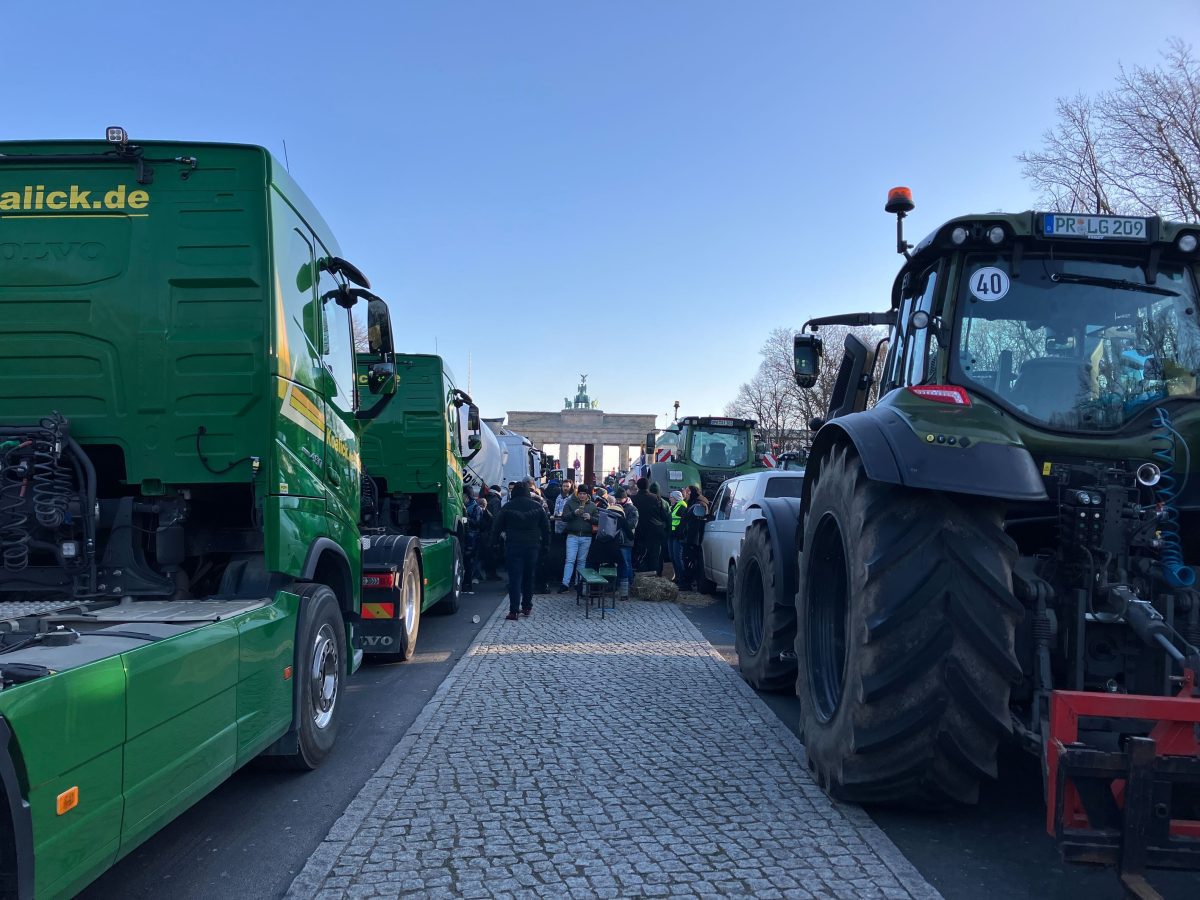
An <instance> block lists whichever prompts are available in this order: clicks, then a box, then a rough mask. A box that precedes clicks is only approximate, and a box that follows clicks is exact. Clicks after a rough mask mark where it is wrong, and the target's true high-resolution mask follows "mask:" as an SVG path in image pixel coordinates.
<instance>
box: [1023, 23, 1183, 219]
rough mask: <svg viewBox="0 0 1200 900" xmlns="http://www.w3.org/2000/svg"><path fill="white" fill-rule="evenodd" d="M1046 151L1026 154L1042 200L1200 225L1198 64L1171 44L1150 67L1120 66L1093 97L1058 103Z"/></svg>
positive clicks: (1027, 170)
mask: <svg viewBox="0 0 1200 900" xmlns="http://www.w3.org/2000/svg"><path fill="white" fill-rule="evenodd" d="M1057 111H1058V122H1057V124H1056V125H1055V126H1054V128H1052V129H1050V130H1049V131H1047V132H1045V134H1044V135H1043V136H1042V149H1041V150H1039V151H1036V152H1030V153H1022V154H1021V155H1020V156H1018V157H1017V159H1018V160H1019V161H1020V162H1021V163H1022V174H1023V175H1024V176H1025V177H1026V178H1028V179H1029V180H1030V181H1031V182H1033V184H1034V185H1035V186H1036V187H1037V189H1038V191H1039V194H1040V196H1039V200H1040V201H1041V202H1043V203H1045V204H1047V205H1048V206H1051V207H1053V208H1055V209H1059V210H1062V211H1063V212H1096V213H1106V214H1122V213H1124V214H1135V215H1137V214H1141V215H1146V214H1150V215H1162V216H1165V217H1167V218H1171V219H1178V220H1181V221H1187V222H1196V221H1200V63H1198V62H1197V60H1196V58H1195V56H1194V55H1193V54H1192V50H1191V47H1190V46H1188V45H1187V44H1185V43H1184V42H1183V41H1181V40H1179V39H1174V40H1172V41H1170V42H1169V44H1168V46H1167V50H1166V52H1165V53H1164V54H1163V60H1162V62H1161V63H1160V64H1159V65H1157V66H1153V67H1144V66H1135V67H1133V68H1129V69H1127V68H1125V67H1124V66H1121V67H1120V68H1119V69H1118V72H1117V78H1116V86H1115V87H1114V88H1112V89H1111V90H1109V91H1105V92H1103V93H1101V94H1100V95H1098V96H1097V97H1095V98H1089V97H1087V96H1084V95H1082V94H1080V95H1077V96H1075V97H1071V98H1060V99H1059V100H1058V107H1057Z"/></svg>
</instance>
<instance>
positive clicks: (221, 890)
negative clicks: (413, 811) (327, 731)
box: [80, 582, 507, 900]
mask: <svg viewBox="0 0 1200 900" xmlns="http://www.w3.org/2000/svg"><path fill="white" fill-rule="evenodd" d="M499 585H500V582H491V583H490V584H484V585H482V586H477V593H476V594H475V595H474V596H464V597H463V598H462V606H461V608H460V609H459V611H458V613H457V614H456V615H454V616H434V615H426V616H424V617H423V618H422V620H421V629H420V633H419V635H418V638H417V653H416V655H415V656H414V657H413V658H412V659H411V660H409V661H408V662H406V663H395V664H391V665H365V666H363V667H362V668H361V669H360V670H359V671H358V672H357V673H356V674H355V675H354V676H353V677H352V678H351V679H349V681H348V682H347V683H346V692H345V694H344V695H343V700H344V702H345V704H346V706H345V708H344V709H343V711H342V722H341V731H340V733H339V735H338V743H337V747H336V749H335V750H334V752H333V754H332V755H331V756H330V757H329V759H327V760H326V761H325V763H324V764H323V765H322V766H321V767H320V768H319V769H317V770H316V771H314V772H305V773H294V772H276V771H268V770H265V769H256V768H254V767H253V765H251V766H248V767H247V768H245V769H242V770H241V771H240V772H238V773H236V774H235V775H234V776H233V777H232V778H231V779H229V781H227V782H226V783H225V784H223V785H222V786H221V787H220V788H218V789H217V790H216V791H214V792H213V793H212V794H209V795H208V796H207V797H205V798H204V799H203V800H201V801H200V802H199V803H198V804H196V805H195V806H194V807H192V808H191V809H190V810H188V811H187V812H185V813H184V814H183V815H182V816H180V817H179V818H178V819H176V820H175V821H174V822H172V823H171V824H170V825H168V826H167V827H166V828H164V829H163V830H162V831H160V832H159V833H158V834H156V835H155V836H154V837H152V838H151V839H150V840H149V841H147V842H146V843H145V844H143V845H142V846H141V847H139V848H138V849H137V850H135V851H134V852H133V853H132V854H130V855H129V856H127V857H126V858H125V859H123V860H121V862H119V863H118V864H117V865H116V866H114V867H113V868H112V869H110V870H109V871H108V872H106V873H105V874H104V875H102V876H101V877H100V878H99V879H97V880H96V881H95V882H93V883H92V885H91V886H90V887H89V888H88V889H87V890H86V891H85V892H84V893H83V894H81V895H80V896H81V897H83V898H88V900H101V898H121V900H136V898H151V897H153V898H155V900H158V898H162V897H164V896H170V897H171V900H188V898H201V897H202V898H205V900H212V898H215V897H216V898H223V897H264V898H265V897H281V896H282V895H283V893H284V891H286V890H287V888H288V885H290V884H291V882H292V879H293V878H294V877H295V875H296V873H297V872H299V871H300V869H301V868H303V867H304V863H305V862H307V860H308V857H309V855H310V854H311V853H312V851H313V850H314V849H315V848H316V846H317V845H318V844H319V843H320V842H321V840H322V839H323V838H324V837H325V835H326V833H327V832H328V831H329V828H330V826H331V825H332V824H333V823H334V821H336V820H337V818H338V817H339V816H340V815H341V814H342V812H343V811H344V810H345V809H346V806H347V805H348V804H349V803H350V801H351V800H352V799H353V798H354V796H355V795H356V794H357V793H358V791H359V789H361V788H362V786H363V784H364V783H365V782H366V780H367V779H368V778H369V777H370V776H371V774H372V773H373V772H374V771H375V769H376V768H377V767H378V766H379V764H380V763H381V762H383V760H384V758H385V757H386V756H387V755H388V753H390V752H391V750H392V748H393V747H395V746H396V744H397V743H398V742H399V740H400V738H401V736H403V734H404V732H405V731H406V730H407V729H408V726H409V725H411V724H412V722H413V720H414V719H416V717H417V714H418V713H420V711H421V709H422V708H423V707H424V705H425V701H426V700H428V699H429V698H430V697H431V696H433V693H434V691H436V690H437V687H438V685H439V684H441V682H442V679H443V678H445V677H446V675H447V674H448V673H449V672H450V670H451V669H452V668H453V667H454V664H455V663H456V662H457V661H458V659H459V657H461V656H462V654H463V652H464V651H465V650H466V649H467V647H468V646H470V644H471V641H472V640H474V638H475V635H476V633H477V632H478V631H479V629H480V628H481V627H482V623H483V622H486V621H487V617H488V616H489V615H491V613H492V610H494V609H495V608H496V605H497V604H498V603H499V602H500V599H501V598H502V597H503V596H505V594H506V593H507V591H506V590H504V591H501V590H500V588H499ZM474 615H478V616H479V617H480V624H479V625H475V624H473V623H472V622H471V617H472V616H474Z"/></svg>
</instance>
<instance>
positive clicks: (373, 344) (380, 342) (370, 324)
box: [367, 296, 394, 356]
mask: <svg viewBox="0 0 1200 900" xmlns="http://www.w3.org/2000/svg"><path fill="white" fill-rule="evenodd" d="M367 349H368V350H369V351H370V352H371V353H375V354H377V355H379V356H386V355H389V354H391V353H393V352H394V344H393V342H392V314H391V311H390V310H389V309H388V305H387V303H386V302H385V301H384V300H383V298H382V297H375V296H372V297H371V298H370V299H369V300H368V301H367Z"/></svg>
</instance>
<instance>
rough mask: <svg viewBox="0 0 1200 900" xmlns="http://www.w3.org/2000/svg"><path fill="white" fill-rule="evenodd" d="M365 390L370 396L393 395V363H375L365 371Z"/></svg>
mask: <svg viewBox="0 0 1200 900" xmlns="http://www.w3.org/2000/svg"><path fill="white" fill-rule="evenodd" d="M367 390H369V391H370V392H371V393H372V394H394V393H395V392H396V365H395V363H390V362H382V363H375V364H374V365H373V366H371V368H370V369H369V370H368V371H367Z"/></svg>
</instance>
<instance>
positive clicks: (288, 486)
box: [0, 129, 395, 898]
mask: <svg viewBox="0 0 1200 900" xmlns="http://www.w3.org/2000/svg"><path fill="white" fill-rule="evenodd" d="M353 284H357V285H358V287H354V286H352V285H353ZM367 287H369V284H368V283H367V280H366V278H365V277H363V276H362V274H361V272H359V271H358V270H357V269H356V268H355V267H354V266H353V265H351V264H350V263H348V262H346V261H345V260H344V259H343V258H342V257H341V255H340V251H339V249H338V246H337V244H336V243H335V241H334V239H333V237H332V235H331V233H330V230H329V228H328V226H327V225H326V224H325V222H324V221H323V219H322V218H321V216H320V214H319V213H318V212H317V211H316V209H314V208H313V206H312V205H311V204H310V203H309V201H308V200H307V199H306V198H305V196H304V194H303V193H302V192H301V191H300V189H299V188H298V187H297V186H296V184H295V183H294V182H293V181H292V179H291V178H290V177H289V176H288V174H287V172H286V171H285V170H284V169H283V167H282V166H280V165H279V164H278V163H277V162H276V161H275V160H274V159H272V157H271V156H270V154H268V153H267V152H266V151H265V150H263V149H262V148H259V147H250V146H236V145H228V144H181V143H158V142H155V143H146V144H143V145H140V146H135V145H132V144H130V143H129V142H128V141H127V139H126V137H125V135H124V133H123V131H121V130H120V129H110V130H109V135H108V142H107V143H102V142H44V143H3V144H0V613H2V616H0V620H2V621H0V738H2V740H0V790H2V792H3V797H2V799H0V893H3V894H4V895H5V896H17V897H38V898H48V897H62V896H69V895H71V894H73V893H75V892H77V891H78V890H80V889H81V888H82V887H83V886H85V885H86V884H87V883H88V882H90V881H91V880H92V879H94V878H95V877H96V876H97V875H99V874H100V873H101V872H103V871H104V870H105V869H106V868H108V867H109V866H111V865H112V864H113V863H114V862H115V861H116V860H118V859H120V858H121V857H123V856H125V855H127V854H128V853H129V852H130V851H131V850H132V849H133V848H135V847H137V846H138V844H140V843H141V842H142V841H144V840H145V839H146V838H148V837H149V836H150V835H152V834H153V833H154V832H155V831H157V830H158V829H159V828H161V827H162V826H163V825H164V824H165V823H167V822H168V821H170V820H171V819H172V818H174V817H175V816H176V815H178V814H179V813H180V812H181V811H183V810H184V809H186V808H187V807H188V806H190V805H191V804H192V803H194V802H195V801H197V800H198V799H200V798H201V797H202V796H204V795H205V794H206V793H208V792H209V791H210V790H212V789H213V788H214V787H215V786H216V785H218V784H219V783H220V782H221V781H223V780H224V779H225V778H227V777H228V776H229V775H230V774H231V773H232V772H233V771H234V770H236V769H237V768H238V767H239V766H241V765H243V764H244V763H246V762H247V761H249V760H251V759H253V758H254V757H257V756H259V755H262V754H266V755H270V756H274V757H275V758H277V759H278V760H279V761H280V762H281V763H283V764H284V765H286V766H289V767H296V768H301V769H306V768H312V767H315V766H317V765H318V764H319V763H320V762H321V761H322V759H323V758H324V757H325V756H326V755H327V754H328V753H329V752H330V749H331V747H332V746H333V743H334V740H335V738H336V736H337V732H338V725H339V717H340V713H341V709H342V706H343V704H342V703H341V702H340V700H341V690H342V685H343V680H344V678H345V677H346V676H347V675H348V674H349V673H350V672H351V671H353V669H354V668H356V667H357V665H358V662H359V659H360V658H361V652H360V651H357V650H356V649H355V645H356V630H357V628H358V627H359V623H360V615H359V613H360V589H359V575H360V543H359V541H360V535H359V529H358V519H359V492H360V463H359V440H358V437H357V426H356V418H359V417H362V416H369V415H374V414H377V413H378V412H379V408H380V405H381V404H382V403H384V402H386V399H387V398H388V396H389V394H390V393H391V392H394V390H395V380H394V378H393V377H392V368H391V362H390V351H391V348H390V346H388V345H387V344H386V343H385V342H384V341H386V340H389V339H390V338H389V336H390V333H391V329H390V324H389V322H388V314H387V307H386V304H384V303H383V302H382V301H381V300H380V299H379V298H377V297H375V296H374V295H371V294H369V292H367V291H365V290H363V289H364V288H367ZM363 301H365V302H363ZM356 304H361V305H360V306H359V308H360V309H362V308H363V307H366V308H367V310H368V316H367V319H368V326H369V327H368V331H369V333H370V335H371V340H372V342H373V346H372V347H371V350H372V351H373V352H372V356H373V358H374V359H375V360H376V361H375V362H374V363H373V364H372V366H371V368H370V370H369V371H366V372H363V373H362V374H363V375H364V376H365V377H366V379H367V382H368V392H370V391H374V392H376V393H377V394H378V395H379V397H377V398H376V399H375V400H374V402H373V403H372V404H371V406H370V407H365V406H364V407H362V408H360V403H359V396H358V392H357V391H356V384H355V381H356V368H355V365H356V360H355V347H354V340H353V334H352V326H351V319H350V309H351V308H352V307H354V306H355V305H356Z"/></svg>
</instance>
